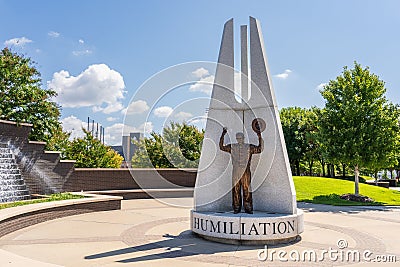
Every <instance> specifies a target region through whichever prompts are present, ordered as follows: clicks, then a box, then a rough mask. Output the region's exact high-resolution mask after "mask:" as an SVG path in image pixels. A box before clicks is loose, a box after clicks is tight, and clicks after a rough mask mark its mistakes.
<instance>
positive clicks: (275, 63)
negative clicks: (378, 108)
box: [0, 0, 400, 145]
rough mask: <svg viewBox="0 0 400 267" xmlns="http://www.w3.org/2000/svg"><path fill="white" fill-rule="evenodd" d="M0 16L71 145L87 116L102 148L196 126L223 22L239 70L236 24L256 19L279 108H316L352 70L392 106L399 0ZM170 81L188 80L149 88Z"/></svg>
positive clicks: (7, 7)
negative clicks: (383, 91)
mask: <svg viewBox="0 0 400 267" xmlns="http://www.w3.org/2000/svg"><path fill="white" fill-rule="evenodd" d="M0 14H1V15H0V25H2V26H1V27H0V45H1V47H6V46H7V47H9V48H11V49H12V50H13V51H14V52H18V53H20V54H23V55H25V56H28V57H30V58H32V60H33V61H35V62H36V63H35V64H36V67H37V68H38V70H39V71H40V72H41V77H42V87H43V88H44V89H52V90H55V91H57V92H58V97H57V98H55V99H54V101H56V102H57V103H58V104H59V105H60V106H61V107H62V116H61V121H62V123H63V127H64V129H65V130H68V131H72V136H79V135H80V134H81V131H80V128H81V127H82V125H86V121H87V118H88V117H90V118H91V119H94V120H95V121H96V122H98V123H100V124H101V125H102V126H104V127H105V139H106V143H107V144H109V145H116V144H120V143H121V135H122V131H124V132H130V131H144V132H146V133H148V132H150V131H152V130H154V131H160V130H161V129H162V127H163V125H164V124H165V123H166V122H167V121H169V120H174V121H182V120H185V121H190V122H192V123H193V124H195V125H197V126H202V125H204V124H202V123H203V122H204V112H205V110H206V108H207V105H208V97H209V94H210V86H207V84H204V83H201V82H206V83H210V82H212V80H213V77H214V76H213V74H214V71H215V70H214V69H213V64H211V63H204V64H203V63H199V62H215V61H216V60H217V57H218V51H219V46H220V42H221V35H222V30H223V25H224V23H225V22H226V21H227V20H228V19H230V18H233V19H234V27H235V41H236V43H235V51H236V56H235V59H236V61H235V66H236V67H239V64H240V63H239V61H238V60H237V59H238V58H239V57H238V56H239V53H238V52H239V51H238V49H239V46H236V45H237V44H238V40H239V39H238V34H239V27H240V25H243V24H248V18H249V16H253V17H255V18H257V19H259V21H260V23H261V27H262V32H263V35H264V41H265V47H266V53H267V57H268V63H269V68H270V73H271V74H272V76H273V77H272V82H273V85H274V89H275V94H276V97H277V102H278V106H279V108H282V107H288V106H299V107H311V106H319V107H322V106H323V105H324V100H323V98H322V97H321V95H320V93H319V90H320V89H321V88H322V87H323V84H325V83H327V82H328V81H329V80H332V79H335V78H336V77H337V76H338V75H340V73H341V72H342V70H343V67H344V66H349V67H351V66H353V63H354V61H357V62H358V63H361V65H362V66H369V67H370V70H371V71H372V72H373V73H375V74H377V75H378V76H379V77H380V78H381V79H382V80H383V81H385V83H386V88H387V97H388V99H389V100H390V101H392V102H394V103H399V97H400V90H399V89H400V75H399V69H398V63H399V62H400V35H399V34H398V32H399V29H400V1H396V0H375V1H372V0H351V1H349V0H336V1H323V0H303V1H297V0H291V1H289V0H286V1H285V0H284V1H261V0H260V1H252V0H249V1H238V0H236V1H235V0H213V1H212V0H207V1H199V0H197V1H178V0H164V1H161V0H160V1H155V0H147V1H129V0H125V1H123V0H115V1H105V0H96V1H95V0H86V1H78V0H69V1H50V0H48V1H45V0H42V1H40V0H36V1H29V0H26V1H22V0H0ZM187 62H197V63H187ZM174 66H175V67H174ZM176 66H177V67H176ZM205 66H206V67H205ZM165 70H167V71H165ZM171 72H173V75H177V76H179V75H182V76H185V75H188V76H187V77H189V76H190V80H191V82H192V83H191V84H188V85H186V86H180V87H179V86H176V88H175V87H174V90H170V91H168V93H165V94H161V93H160V92H161V91H157V90H156V89H154V87H151V86H150V85H151V82H152V80H154V79H159V80H158V82H161V83H163V82H166V81H165V80H163V79H170V77H171V76H173V75H171ZM163 75H164V76H163ZM166 77H167V78H166ZM177 80H179V79H177ZM198 81H199V83H197V82H198ZM168 82H170V81H168ZM168 82H167V83H168ZM171 88H172V87H171ZM164 89H165V90H167V89H166V88H164ZM169 89H170V88H169ZM146 97H147V98H151V99H153V101H152V103H150V102H149V101H148V100H146V99H147V98H146ZM127 113H129V114H131V115H132V114H133V117H132V119H130V120H129V122H127V121H126V120H125V114H127ZM139 115H140V116H141V117H140V118H139V117H138V116H139ZM136 117H138V118H137V119H136Z"/></svg>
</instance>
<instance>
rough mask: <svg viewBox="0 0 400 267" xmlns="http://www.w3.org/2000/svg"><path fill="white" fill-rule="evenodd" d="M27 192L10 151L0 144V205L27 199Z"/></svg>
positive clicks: (6, 146)
mask: <svg viewBox="0 0 400 267" xmlns="http://www.w3.org/2000/svg"><path fill="white" fill-rule="evenodd" d="M29 198H30V196H29V191H28V189H27V187H26V184H25V182H24V180H23V179H22V177H21V172H20V170H19V168H18V165H17V164H16V162H15V158H14V156H13V153H12V152H11V149H10V148H9V147H8V145H7V144H4V143H0V203H1V202H12V201H18V200H25V199H29Z"/></svg>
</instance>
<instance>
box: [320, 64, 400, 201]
mask: <svg viewBox="0 0 400 267" xmlns="http://www.w3.org/2000/svg"><path fill="white" fill-rule="evenodd" d="M385 92H386V89H385V84H384V82H383V81H381V80H380V79H379V77H378V76H377V75H375V74H373V73H370V71H369V68H368V67H367V68H362V67H361V65H360V64H358V63H356V62H355V63H354V68H353V69H348V68H347V67H344V70H343V73H342V75H340V76H338V77H337V78H336V79H335V80H331V81H330V82H329V83H328V84H327V85H326V86H325V87H324V89H323V90H321V94H322V97H323V98H324V99H325V101H326V102H325V108H324V109H323V110H322V116H321V117H320V135H321V140H323V142H324V143H325V147H326V154H327V157H328V158H329V159H330V160H332V162H340V163H344V164H347V165H348V166H353V167H354V173H355V194H356V195H358V194H359V185H358V182H359V171H360V168H363V167H370V168H373V169H375V168H377V167H378V166H383V165H386V164H388V159H389V158H391V155H392V154H393V153H394V150H395V149H396V147H397V138H398V131H399V125H398V118H399V111H398V108H397V107H396V106H394V105H392V104H391V103H389V102H388V100H387V99H386V98H385Z"/></svg>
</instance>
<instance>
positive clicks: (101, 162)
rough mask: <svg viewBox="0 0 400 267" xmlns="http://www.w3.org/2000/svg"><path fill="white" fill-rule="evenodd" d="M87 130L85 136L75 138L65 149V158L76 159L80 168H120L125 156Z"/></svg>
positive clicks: (76, 164)
mask: <svg viewBox="0 0 400 267" xmlns="http://www.w3.org/2000/svg"><path fill="white" fill-rule="evenodd" d="M82 130H83V131H84V132H85V136H84V137H83V138H75V139H74V140H72V141H71V142H70V144H69V145H68V146H67V148H66V150H65V154H64V155H65V158H67V159H72V160H76V162H75V167H78V168H120V167H121V163H122V161H123V158H122V157H121V156H120V155H119V154H118V153H117V152H115V151H114V150H113V149H112V148H111V147H109V146H106V145H104V144H103V143H101V141H100V140H98V139H96V138H94V137H93V135H92V134H91V133H90V132H89V131H86V130H85V129H82Z"/></svg>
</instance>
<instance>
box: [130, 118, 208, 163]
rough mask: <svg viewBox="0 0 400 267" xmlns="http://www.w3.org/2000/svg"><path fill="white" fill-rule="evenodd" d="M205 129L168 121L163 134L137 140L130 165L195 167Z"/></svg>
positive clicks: (154, 133) (153, 133) (153, 134)
mask: <svg viewBox="0 0 400 267" xmlns="http://www.w3.org/2000/svg"><path fill="white" fill-rule="evenodd" d="M203 138H204V131H203V130H199V129H198V128H196V127H195V126H192V125H188V124H186V123H182V124H180V123H175V122H171V123H170V125H169V126H168V127H165V128H164V129H163V132H162V135H161V134H158V133H156V132H152V133H151V134H150V137H145V138H143V139H141V140H138V141H136V145H137V146H138V149H137V150H136V152H135V155H133V157H132V167H137V168H146V167H155V168H174V167H178V168H196V167H197V166H198V164H199V159H200V152H201V144H202V141H203Z"/></svg>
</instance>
